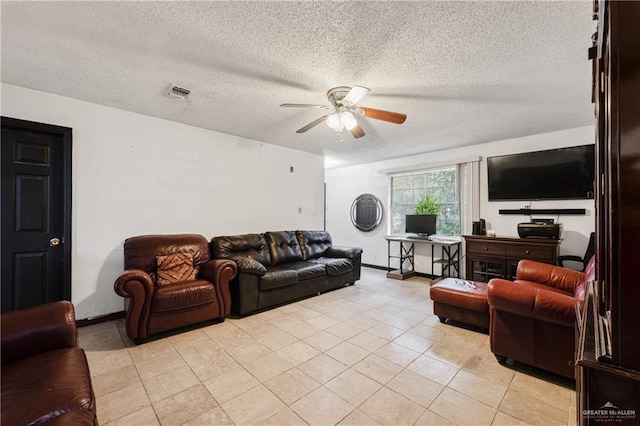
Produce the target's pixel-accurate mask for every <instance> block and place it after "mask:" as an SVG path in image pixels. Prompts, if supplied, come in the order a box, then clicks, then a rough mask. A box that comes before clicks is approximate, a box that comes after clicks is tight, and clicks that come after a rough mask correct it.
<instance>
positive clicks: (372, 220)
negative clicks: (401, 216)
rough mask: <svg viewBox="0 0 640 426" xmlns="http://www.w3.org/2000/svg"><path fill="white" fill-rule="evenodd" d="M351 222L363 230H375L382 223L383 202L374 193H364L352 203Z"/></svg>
mask: <svg viewBox="0 0 640 426" xmlns="http://www.w3.org/2000/svg"><path fill="white" fill-rule="evenodd" d="M351 222H352V223H353V226H355V227H356V228H358V229H359V230H361V231H364V232H369V231H373V230H374V229H376V228H377V227H378V225H380V223H382V203H381V202H380V200H379V199H378V198H377V197H376V196H375V195H372V194H362V195H360V196H358V198H356V199H355V200H354V201H353V204H352V205H351Z"/></svg>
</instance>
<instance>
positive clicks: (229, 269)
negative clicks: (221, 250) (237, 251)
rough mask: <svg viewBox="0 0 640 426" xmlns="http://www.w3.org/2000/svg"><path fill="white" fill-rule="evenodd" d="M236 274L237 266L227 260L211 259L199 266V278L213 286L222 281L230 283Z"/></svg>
mask: <svg viewBox="0 0 640 426" xmlns="http://www.w3.org/2000/svg"><path fill="white" fill-rule="evenodd" d="M249 260H251V259H249ZM256 263H257V262H256ZM258 264H259V263H258ZM263 268H264V266H263ZM237 272H238V266H237V265H236V263H235V262H233V261H231V260H227V259H212V260H208V261H206V262H204V263H203V264H202V265H200V278H203V279H205V280H207V281H211V282H212V283H214V284H215V283H219V282H221V281H224V280H226V281H227V282H228V281H231V280H232V279H234V278H235V276H236V274H237Z"/></svg>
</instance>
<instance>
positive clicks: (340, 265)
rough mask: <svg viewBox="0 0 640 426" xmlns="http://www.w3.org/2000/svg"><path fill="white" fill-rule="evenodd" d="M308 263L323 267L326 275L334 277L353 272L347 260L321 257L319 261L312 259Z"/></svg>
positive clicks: (351, 265)
mask: <svg viewBox="0 0 640 426" xmlns="http://www.w3.org/2000/svg"><path fill="white" fill-rule="evenodd" d="M310 262H313V263H318V264H322V265H325V266H326V268H327V275H331V276H335V275H342V274H346V273H348V272H351V271H353V263H351V261H350V260H349V259H342V258H339V257H337V258H336V257H321V258H319V259H312V260H310Z"/></svg>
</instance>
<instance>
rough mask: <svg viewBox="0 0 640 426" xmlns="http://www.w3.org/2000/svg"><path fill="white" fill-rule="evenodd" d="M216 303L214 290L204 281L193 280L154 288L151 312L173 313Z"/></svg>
mask: <svg viewBox="0 0 640 426" xmlns="http://www.w3.org/2000/svg"><path fill="white" fill-rule="evenodd" d="M213 301H217V298H216V290H215V288H214V287H213V285H212V284H211V283H210V282H209V281H206V280H193V281H184V282H180V283H174V284H169V285H163V286H159V287H156V294H155V295H154V297H153V301H152V302H151V311H152V312H166V311H174V310H176V309H185V308H191V307H193V306H200V305H204V304H206V303H211V302H213Z"/></svg>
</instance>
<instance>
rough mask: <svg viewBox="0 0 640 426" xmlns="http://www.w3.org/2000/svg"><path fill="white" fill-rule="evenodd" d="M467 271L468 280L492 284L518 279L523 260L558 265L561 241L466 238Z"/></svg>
mask: <svg viewBox="0 0 640 426" xmlns="http://www.w3.org/2000/svg"><path fill="white" fill-rule="evenodd" d="M464 240H465V242H466V247H467V249H466V253H467V258H466V259H467V267H466V268H467V269H466V275H465V278H466V279H468V280H473V281H481V282H489V280H490V279H491V278H505V279H508V280H513V279H515V276H516V269H517V268H518V262H519V261H520V260H522V259H530V260H536V261H538V262H544V263H550V264H555V263H556V259H557V257H558V244H560V241H558V240H546V239H533V238H529V239H527V238H510V237H486V236H484V235H465V237H464Z"/></svg>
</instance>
